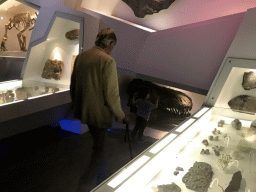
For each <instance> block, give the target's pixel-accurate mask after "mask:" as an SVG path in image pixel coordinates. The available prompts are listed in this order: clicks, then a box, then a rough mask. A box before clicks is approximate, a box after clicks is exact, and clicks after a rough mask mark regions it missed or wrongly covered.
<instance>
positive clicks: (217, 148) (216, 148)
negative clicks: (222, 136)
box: [212, 145, 224, 151]
mask: <svg viewBox="0 0 256 192" xmlns="http://www.w3.org/2000/svg"><path fill="white" fill-rule="evenodd" d="M212 149H213V150H216V151H222V150H223V149H224V147H223V146H218V145H215V146H213V147H212Z"/></svg>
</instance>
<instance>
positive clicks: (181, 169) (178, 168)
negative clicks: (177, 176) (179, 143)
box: [176, 167, 184, 171]
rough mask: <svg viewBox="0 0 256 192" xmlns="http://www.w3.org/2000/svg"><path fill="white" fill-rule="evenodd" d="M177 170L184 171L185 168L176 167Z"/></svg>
mask: <svg viewBox="0 0 256 192" xmlns="http://www.w3.org/2000/svg"><path fill="white" fill-rule="evenodd" d="M176 170H177V171H184V169H183V168H182V167H176Z"/></svg>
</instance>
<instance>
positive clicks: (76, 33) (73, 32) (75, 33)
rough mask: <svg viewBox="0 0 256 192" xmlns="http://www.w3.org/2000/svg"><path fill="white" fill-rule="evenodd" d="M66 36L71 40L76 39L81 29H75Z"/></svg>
mask: <svg viewBox="0 0 256 192" xmlns="http://www.w3.org/2000/svg"><path fill="white" fill-rule="evenodd" d="M65 37H66V38H67V39H69V40H75V39H78V38H79V29H74V30H72V31H69V32H67V33H66V34H65Z"/></svg>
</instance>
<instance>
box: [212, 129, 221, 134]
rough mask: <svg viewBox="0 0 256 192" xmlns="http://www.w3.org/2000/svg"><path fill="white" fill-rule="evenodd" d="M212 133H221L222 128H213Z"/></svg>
mask: <svg viewBox="0 0 256 192" xmlns="http://www.w3.org/2000/svg"><path fill="white" fill-rule="evenodd" d="M212 133H213V134H214V135H217V134H221V132H220V130H217V129H216V128H214V129H213V131H212Z"/></svg>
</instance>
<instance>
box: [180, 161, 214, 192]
mask: <svg viewBox="0 0 256 192" xmlns="http://www.w3.org/2000/svg"><path fill="white" fill-rule="evenodd" d="M212 176H213V171H212V167H211V165H209V164H207V163H204V162H195V163H194V165H193V167H191V168H190V169H189V172H187V173H186V174H185V175H184V177H183V178H182V182H183V183H185V185H186V187H187V188H188V189H191V190H193V191H197V192H206V191H207V189H208V187H209V185H210V182H211V180H212Z"/></svg>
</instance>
